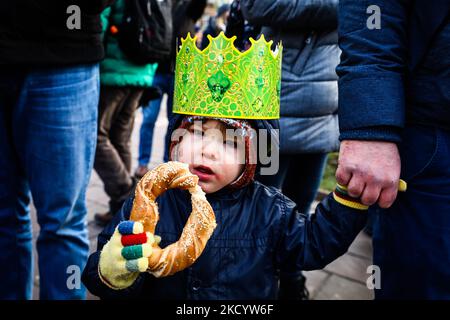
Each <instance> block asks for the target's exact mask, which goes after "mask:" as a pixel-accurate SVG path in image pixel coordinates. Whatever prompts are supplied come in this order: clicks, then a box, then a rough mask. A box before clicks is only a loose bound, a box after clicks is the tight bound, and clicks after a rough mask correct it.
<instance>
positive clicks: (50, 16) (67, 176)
mask: <svg viewBox="0 0 450 320" xmlns="http://www.w3.org/2000/svg"><path fill="white" fill-rule="evenodd" d="M112 2H113V1H108V0H91V1H78V0H73V1H70V2H69V1H51V0H40V1H34V0H23V1H1V2H0V48H1V49H0V155H1V156H0V252H1V253H0V284H1V285H0V300H5V299H8V300H9V299H31V298H32V292H33V283H34V279H35V278H34V276H33V266H34V261H33V246H32V224H31V218H30V206H29V205H30V202H31V198H32V199H33V204H34V207H35V208H36V215H37V222H38V224H39V227H40V229H39V235H38V239H37V246H36V247H37V255H38V266H39V296H40V299H44V300H47V299H84V298H85V295H86V289H85V287H84V286H83V285H81V286H75V287H70V286H68V283H69V282H68V277H69V276H70V275H71V274H73V272H74V271H76V270H77V269H78V270H80V269H82V268H83V266H84V265H85V264H86V261H87V257H88V253H89V241H88V231H87V228H86V213H87V209H86V189H87V186H88V183H89V178H90V175H91V172H92V165H93V162H94V153H95V142H96V137H97V106H98V98H99V67H98V62H99V61H100V60H101V59H102V58H103V56H104V50H103V43H102V39H101V23H100V13H101V12H102V11H103V10H104V9H105V8H106V7H107V6H108V5H110V4H111V3H112ZM69 7H72V8H69ZM69 9H71V10H69ZM67 12H72V13H71V14H68V13H67ZM77 12H79V13H81V15H79V16H78V18H77ZM72 18H75V21H76V20H78V19H79V20H78V23H79V27H80V28H77V23H74V26H75V28H72V27H70V28H69V26H71V24H70V23H69V22H71V21H72Z"/></svg>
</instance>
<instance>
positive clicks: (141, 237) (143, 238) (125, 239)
mask: <svg viewBox="0 0 450 320" xmlns="http://www.w3.org/2000/svg"><path fill="white" fill-rule="evenodd" d="M121 240H122V245H123V246H124V247H126V246H133V245H136V244H143V243H146V242H147V234H146V233H145V232H144V233H139V234H130V235H127V236H122V239H121Z"/></svg>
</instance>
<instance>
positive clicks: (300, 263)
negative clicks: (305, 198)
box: [82, 114, 366, 299]
mask: <svg viewBox="0 0 450 320" xmlns="http://www.w3.org/2000/svg"><path fill="white" fill-rule="evenodd" d="M182 118H183V116H180V115H177V114H174V115H173V116H172V118H171V121H170V124H169V128H168V130H169V132H172V131H173V129H174V128H176V127H178V125H179V123H180V121H181V119H182ZM252 125H253V127H254V128H257V129H277V128H278V122H277V121H274V120H271V121H268V120H256V121H255V120H253V121H252ZM273 147H274V148H276V147H277V146H273ZM207 199H208V201H209V203H210V204H211V206H212V208H213V210H214V213H215V215H216V221H217V228H216V229H215V231H214V233H213V234H212V236H211V238H210V240H209V241H208V243H207V245H206V247H205V250H204V251H203V253H202V255H201V256H200V257H199V258H198V259H197V261H196V262H195V263H194V264H193V265H192V266H191V267H189V268H187V269H186V270H184V271H181V272H179V273H177V274H175V275H172V276H169V277H166V278H159V279H158V278H155V277H153V276H152V275H150V274H148V273H143V274H141V276H140V277H139V278H138V279H137V280H136V282H135V283H134V284H133V285H132V286H131V287H129V288H127V289H124V290H120V291H115V290H112V289H110V288H108V287H107V286H105V285H104V284H103V283H102V282H101V280H100V278H99V276H98V273H97V270H98V262H99V256H100V251H101V250H102V248H103V246H104V245H105V244H106V242H107V241H108V240H109V239H110V238H111V236H112V234H113V233H114V230H115V228H116V226H117V225H118V224H119V223H120V222H121V221H125V220H128V219H129V217H130V213H131V208H132V203H133V198H130V199H128V200H127V201H126V202H125V204H124V205H123V207H122V209H121V211H120V212H119V213H118V214H117V215H116V216H115V218H114V220H113V221H112V222H111V223H110V224H109V225H108V226H107V227H106V228H105V229H104V230H103V232H102V233H101V234H100V235H99V236H98V245H97V251H96V252H94V253H93V254H92V255H91V256H90V257H89V260H88V263H87V265H86V267H85V269H84V271H83V276H82V280H83V283H84V284H85V285H86V287H87V288H88V289H89V291H90V292H91V293H93V294H95V295H97V296H99V297H101V298H122V299H123V298H154V299H275V298H277V294H278V280H279V271H280V270H282V271H283V274H286V275H290V274H292V275H295V274H298V272H299V271H300V270H312V269H321V268H323V267H325V266H326V265H327V264H328V263H330V262H331V261H333V260H334V259H336V258H337V257H339V256H341V255H342V254H344V253H345V252H346V251H347V249H348V247H349V246H350V244H351V243H352V242H353V240H354V238H355V237H356V235H357V234H358V232H359V231H360V230H361V229H362V228H363V226H364V225H365V221H366V213H364V212H361V211H358V210H355V209H350V208H348V207H345V206H343V205H341V204H339V203H337V202H336V201H335V200H334V199H333V197H332V196H329V197H328V198H326V199H325V200H324V201H322V203H321V204H319V205H318V207H317V209H316V213H315V214H313V215H307V214H302V213H299V212H298V211H297V209H296V205H295V203H294V202H293V201H291V200H289V199H288V198H286V197H285V196H284V195H282V194H281V193H280V192H279V191H278V189H275V188H269V187H266V186H264V185H262V184H261V183H259V182H253V183H251V184H250V185H248V186H246V187H244V188H242V189H239V190H234V191H229V190H226V189H222V190H220V191H218V192H216V193H213V194H209V195H207ZM156 201H157V203H158V207H159V211H160V221H159V223H158V225H157V226H156V230H155V232H156V234H157V235H160V236H161V238H162V240H161V244H160V246H161V247H165V246H167V245H169V244H170V243H173V242H175V241H177V240H178V238H179V237H180V235H181V232H182V230H183V227H184V225H185V224H186V221H187V219H188V216H189V214H190V212H191V211H192V209H191V202H190V196H189V193H188V192H187V191H182V190H178V189H175V190H168V191H167V192H165V193H164V194H162V195H161V196H160V197H159V198H158V199H156Z"/></svg>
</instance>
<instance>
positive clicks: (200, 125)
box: [177, 119, 245, 193]
mask: <svg viewBox="0 0 450 320" xmlns="http://www.w3.org/2000/svg"><path fill="white" fill-rule="evenodd" d="M226 129H227V127H226V126H225V124H223V123H222V122H220V121H218V120H213V119H209V120H206V121H203V122H201V121H195V122H194V124H192V125H191V126H190V127H189V128H188V130H187V132H186V133H185V134H184V135H183V137H182V139H181V142H180V144H179V147H178V157H177V160H178V161H181V162H184V163H187V164H189V170H190V171H191V172H192V173H193V174H195V175H197V176H198V177H199V185H200V187H201V188H202V189H203V191H204V192H205V193H213V192H216V191H218V190H220V189H222V188H223V187H225V186H227V185H229V184H230V183H232V182H233V181H235V180H236V179H237V178H238V177H239V176H240V175H241V173H242V172H243V170H244V166H245V164H244V163H245V161H244V160H245V148H244V140H243V138H241V137H236V136H233V135H230V134H229V135H227V134H226Z"/></svg>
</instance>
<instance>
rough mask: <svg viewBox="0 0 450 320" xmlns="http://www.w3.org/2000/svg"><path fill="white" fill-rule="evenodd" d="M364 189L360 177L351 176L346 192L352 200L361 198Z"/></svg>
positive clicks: (363, 183) (362, 180)
mask: <svg viewBox="0 0 450 320" xmlns="http://www.w3.org/2000/svg"><path fill="white" fill-rule="evenodd" d="M364 187H365V181H364V179H363V177H362V176H361V175H356V174H354V175H352V178H351V179H350V182H349V183H348V185H347V192H348V194H349V196H350V197H352V198H359V197H361V195H362V193H363V191H364Z"/></svg>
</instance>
